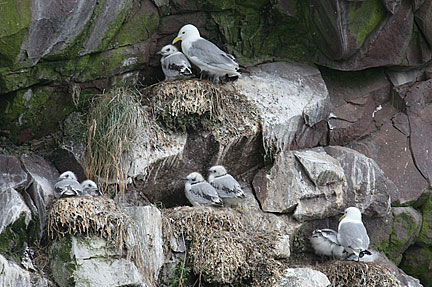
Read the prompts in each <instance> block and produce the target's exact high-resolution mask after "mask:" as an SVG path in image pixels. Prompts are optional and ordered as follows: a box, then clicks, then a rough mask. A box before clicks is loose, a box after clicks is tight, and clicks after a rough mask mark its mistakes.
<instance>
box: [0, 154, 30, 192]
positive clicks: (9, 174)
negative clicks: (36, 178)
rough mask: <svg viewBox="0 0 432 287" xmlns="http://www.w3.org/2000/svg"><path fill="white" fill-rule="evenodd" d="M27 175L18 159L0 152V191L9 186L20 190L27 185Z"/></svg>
mask: <svg viewBox="0 0 432 287" xmlns="http://www.w3.org/2000/svg"><path fill="white" fill-rule="evenodd" d="M27 182H28V175H27V173H26V172H25V171H24V170H23V168H22V167H21V163H20V161H19V159H18V158H17V157H15V156H11V155H3V154H0V192H2V191H4V190H7V189H9V188H14V189H16V190H22V189H24V188H25V187H26V186H27Z"/></svg>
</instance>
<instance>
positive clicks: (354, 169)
mask: <svg viewBox="0 0 432 287" xmlns="http://www.w3.org/2000/svg"><path fill="white" fill-rule="evenodd" d="M324 149H325V151H326V152H327V153H328V154H329V155H330V156H332V157H334V158H335V159H337V160H338V161H339V163H340V165H341V166H342V168H343V169H344V172H345V178H346V183H347V186H346V189H345V194H344V206H357V207H358V208H359V209H360V210H361V211H362V213H364V214H366V215H367V216H369V217H371V216H379V217H384V216H386V215H387V214H388V213H389V212H390V203H391V196H390V195H392V194H397V188H396V186H395V185H394V184H393V182H391V181H390V180H389V179H387V178H386V177H385V175H384V172H383V171H382V170H381V168H380V167H379V166H378V165H377V164H376V162H375V161H374V160H373V159H371V158H368V157H366V156H365V155H363V154H361V153H359V152H357V151H355V150H352V149H349V148H346V147H339V146H328V147H325V148H324Z"/></svg>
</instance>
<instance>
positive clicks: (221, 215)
mask: <svg viewBox="0 0 432 287" xmlns="http://www.w3.org/2000/svg"><path fill="white" fill-rule="evenodd" d="M164 216H165V218H166V220H164V234H165V236H166V238H165V244H166V249H168V248H169V247H167V246H169V244H170V241H171V239H172V238H173V237H174V238H177V239H179V238H184V239H185V241H186V245H187V246H188V249H187V251H186V254H187V258H188V259H187V262H186V264H187V265H190V267H191V269H192V270H193V272H194V274H195V275H197V276H202V277H203V278H204V280H205V281H206V282H208V283H212V284H215V283H217V284H231V285H234V286H235V285H242V284H243V285H244V284H247V285H248V286H273V284H274V282H273V279H272V278H275V277H276V276H277V275H278V274H279V272H280V271H281V270H282V269H281V268H282V267H283V265H282V264H281V263H280V262H278V261H277V260H275V259H274V244H272V243H274V242H275V240H276V237H277V234H275V233H270V232H264V231H262V230H256V228H253V227H251V226H248V225H246V224H244V222H245V220H244V218H243V216H244V215H243V214H242V213H240V212H238V211H235V210H232V209H229V208H223V209H215V208H211V207H193V208H191V207H177V208H173V209H166V210H165V211H164Z"/></svg>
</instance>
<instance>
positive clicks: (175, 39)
mask: <svg viewBox="0 0 432 287" xmlns="http://www.w3.org/2000/svg"><path fill="white" fill-rule="evenodd" d="M180 40H181V39H180V37H175V38H174V40H173V41H172V44H173V45H174V44H175V43H177V42H178V41H180Z"/></svg>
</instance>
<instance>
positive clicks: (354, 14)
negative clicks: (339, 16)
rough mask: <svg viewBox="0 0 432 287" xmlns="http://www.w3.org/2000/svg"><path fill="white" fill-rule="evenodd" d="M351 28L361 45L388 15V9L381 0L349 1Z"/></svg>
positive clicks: (359, 45) (358, 44)
mask: <svg viewBox="0 0 432 287" xmlns="http://www.w3.org/2000/svg"><path fill="white" fill-rule="evenodd" d="M347 5H348V9H349V15H348V19H349V30H350V32H351V34H352V35H353V36H354V37H355V38H356V40H357V46H358V47H361V46H362V45H363V43H364V41H365V40H366V38H367V37H368V36H369V35H370V33H371V32H372V31H373V30H374V29H375V28H376V27H377V26H378V25H379V24H380V23H381V21H382V20H383V19H384V18H385V17H386V15H387V11H386V8H385V7H384V4H383V3H382V1H381V0H368V1H362V2H347Z"/></svg>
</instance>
